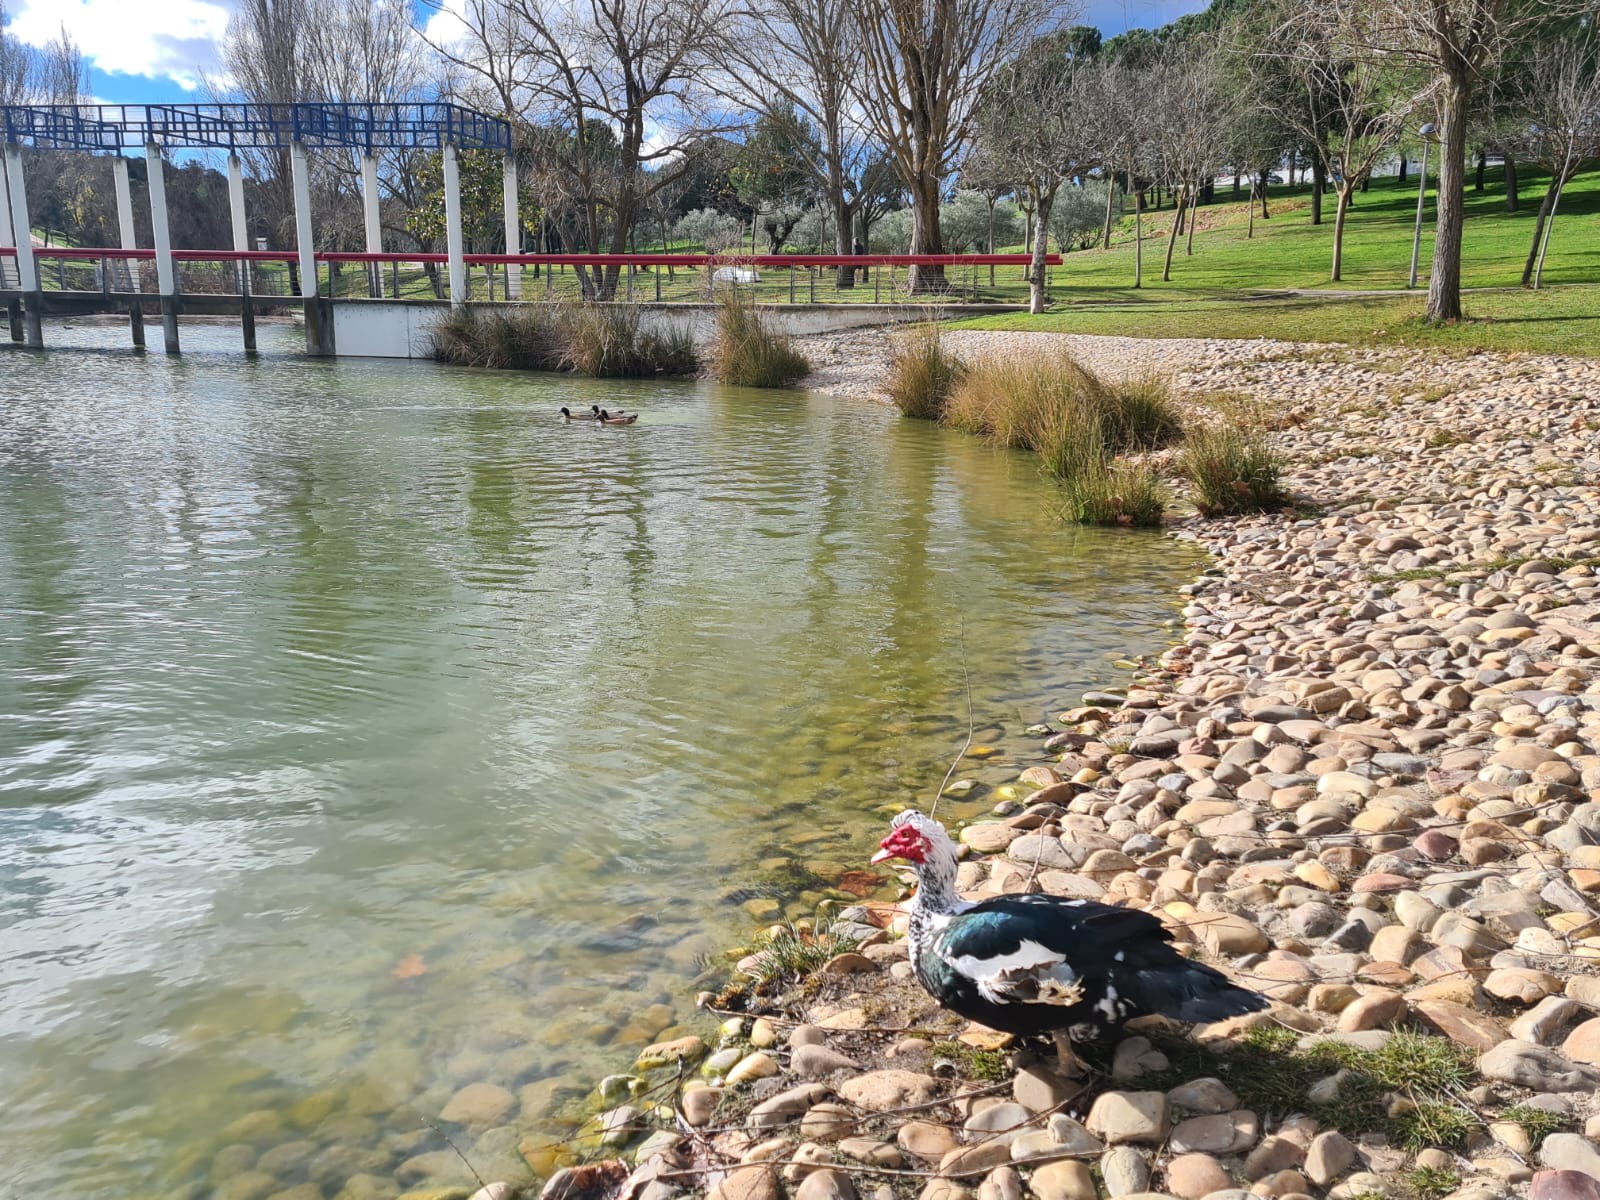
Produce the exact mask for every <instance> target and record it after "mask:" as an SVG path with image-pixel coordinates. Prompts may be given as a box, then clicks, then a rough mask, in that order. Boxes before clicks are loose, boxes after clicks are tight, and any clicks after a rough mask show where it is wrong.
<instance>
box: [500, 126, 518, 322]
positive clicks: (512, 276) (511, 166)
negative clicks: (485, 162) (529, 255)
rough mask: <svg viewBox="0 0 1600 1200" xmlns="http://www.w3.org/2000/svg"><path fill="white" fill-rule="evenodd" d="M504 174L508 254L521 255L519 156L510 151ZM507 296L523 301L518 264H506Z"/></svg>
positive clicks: (503, 170)
mask: <svg viewBox="0 0 1600 1200" xmlns="http://www.w3.org/2000/svg"><path fill="white" fill-rule="evenodd" d="M502 172H503V174H504V179H505V207H506V253H507V254H521V253H522V214H521V210H520V204H519V197H518V194H517V156H516V155H515V154H513V153H511V151H509V150H507V151H506V161H505V166H504V167H503V168H502ZM506 296H507V298H508V299H511V300H521V299H522V268H521V267H520V266H518V265H517V264H516V263H507V264H506Z"/></svg>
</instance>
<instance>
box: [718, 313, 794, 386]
mask: <svg viewBox="0 0 1600 1200" xmlns="http://www.w3.org/2000/svg"><path fill="white" fill-rule="evenodd" d="M716 303H717V307H716V326H715V329H714V330H713V331H712V335H711V348H710V355H711V373H712V374H713V375H715V376H716V377H717V378H718V379H720V380H721V381H722V382H723V383H732V384H739V385H741V386H744V387H784V386H786V385H788V384H791V383H794V382H795V381H796V380H799V379H803V378H805V376H807V375H809V374H810V373H811V364H810V362H808V361H807V360H806V356H805V355H803V354H801V353H800V352H799V351H798V350H796V349H795V348H794V347H793V346H792V345H790V343H789V339H788V338H786V337H780V336H779V335H778V334H775V333H773V332H772V330H770V329H768V328H767V323H766V322H765V321H764V320H762V318H761V314H760V313H759V312H757V311H756V308H755V305H754V304H746V303H744V302H743V301H741V300H740V299H739V298H738V296H737V295H735V294H734V293H733V292H732V291H731V290H730V291H728V292H724V293H723V294H722V295H721V296H719V297H718V298H717V302H716Z"/></svg>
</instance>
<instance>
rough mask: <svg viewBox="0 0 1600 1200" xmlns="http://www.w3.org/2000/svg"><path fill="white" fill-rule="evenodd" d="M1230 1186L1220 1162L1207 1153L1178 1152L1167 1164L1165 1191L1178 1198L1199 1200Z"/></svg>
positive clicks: (1230, 1183) (1231, 1183) (1231, 1182)
mask: <svg viewBox="0 0 1600 1200" xmlns="http://www.w3.org/2000/svg"><path fill="white" fill-rule="evenodd" d="M1232 1186H1233V1180H1232V1179H1230V1178H1228V1173H1227V1172H1226V1171H1225V1170H1223V1169H1222V1164H1221V1163H1219V1162H1218V1161H1217V1160H1216V1159H1214V1158H1212V1157H1211V1155H1209V1154H1180V1155H1178V1157H1177V1158H1175V1159H1173V1160H1172V1161H1171V1162H1169V1163H1168V1164H1167V1191H1168V1192H1170V1193H1171V1194H1172V1195H1174V1196H1177V1197H1178V1200H1201V1197H1203V1196H1209V1195H1210V1194H1211V1193H1212V1192H1220V1191H1223V1190H1225V1189H1227V1188H1230V1187H1232Z"/></svg>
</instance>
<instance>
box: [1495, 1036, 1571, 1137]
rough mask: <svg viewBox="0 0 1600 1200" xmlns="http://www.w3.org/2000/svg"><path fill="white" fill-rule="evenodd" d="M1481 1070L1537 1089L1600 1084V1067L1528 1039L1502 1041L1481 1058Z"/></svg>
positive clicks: (1568, 1089)
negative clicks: (1585, 1064) (1599, 1069)
mask: <svg viewBox="0 0 1600 1200" xmlns="http://www.w3.org/2000/svg"><path fill="white" fill-rule="evenodd" d="M1478 1070H1479V1071H1480V1072H1481V1073H1482V1074H1483V1076H1484V1078H1486V1079H1493V1080H1495V1081H1496V1082H1498V1083H1510V1084H1515V1085H1516V1086H1517V1087H1524V1088H1528V1089H1529V1090H1531V1091H1535V1092H1592V1091H1594V1090H1595V1089H1596V1088H1600V1071H1597V1070H1596V1069H1595V1068H1593V1067H1589V1066H1584V1065H1583V1064H1581V1063H1575V1062H1573V1061H1572V1060H1571V1059H1570V1058H1568V1057H1567V1056H1566V1055H1565V1054H1562V1053H1561V1052H1560V1051H1559V1050H1552V1049H1551V1048H1550V1047H1548V1046H1533V1045H1529V1044H1528V1043H1526V1042H1516V1041H1505V1042H1501V1043H1500V1044H1499V1045H1498V1046H1496V1047H1495V1048H1494V1049H1493V1050H1490V1051H1489V1052H1488V1053H1487V1054H1485V1055H1483V1056H1482V1057H1481V1058H1479V1059H1478ZM1547 1140H1548V1139H1547Z"/></svg>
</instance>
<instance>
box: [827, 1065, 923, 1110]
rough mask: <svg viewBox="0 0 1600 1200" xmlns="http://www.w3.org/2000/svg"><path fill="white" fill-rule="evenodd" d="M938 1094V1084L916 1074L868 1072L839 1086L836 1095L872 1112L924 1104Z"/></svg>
mask: <svg viewBox="0 0 1600 1200" xmlns="http://www.w3.org/2000/svg"><path fill="white" fill-rule="evenodd" d="M938 1094H939V1081H938V1080H937V1079H935V1078H934V1077H933V1076H931V1075H920V1074H918V1073H917V1072H916V1071H893V1070H891V1071H869V1072H867V1073H866V1074H865V1075H857V1076H856V1077H855V1078H854V1079H847V1080H846V1081H845V1082H844V1083H842V1084H840V1085H839V1095H841V1096H843V1097H844V1098H845V1099H846V1100H848V1101H849V1102H850V1103H851V1104H854V1105H856V1106H857V1107H858V1108H865V1109H869V1110H871V1111H872V1112H888V1111H889V1110H890V1109H894V1108H905V1107H906V1106H908V1105H913V1104H927V1103H928V1102H929V1101H930V1100H932V1099H934V1098H935V1097H936V1096H937V1095H938Z"/></svg>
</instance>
